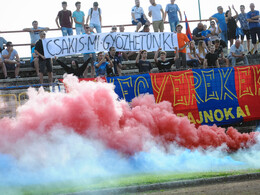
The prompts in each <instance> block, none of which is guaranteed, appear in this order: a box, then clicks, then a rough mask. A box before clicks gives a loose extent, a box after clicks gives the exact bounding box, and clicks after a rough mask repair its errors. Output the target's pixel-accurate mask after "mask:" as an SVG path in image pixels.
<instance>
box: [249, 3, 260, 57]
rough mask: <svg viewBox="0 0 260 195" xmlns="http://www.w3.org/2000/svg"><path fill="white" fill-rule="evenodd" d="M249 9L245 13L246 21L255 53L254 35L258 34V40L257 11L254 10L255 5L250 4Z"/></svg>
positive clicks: (259, 30)
mask: <svg viewBox="0 0 260 195" xmlns="http://www.w3.org/2000/svg"><path fill="white" fill-rule="evenodd" d="M250 9H251V11H250V12H248V13H247V21H248V22H249V28H250V32H251V38H252V44H253V45H254V51H255V54H257V53H258V51H257V44H256V42H257V41H256V35H257V36H258V41H259V40H260V23H259V18H260V17H259V11H257V10H255V5H254V4H253V3H251V4H250Z"/></svg>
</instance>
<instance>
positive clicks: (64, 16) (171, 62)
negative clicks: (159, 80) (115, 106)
mask: <svg viewBox="0 0 260 195" xmlns="http://www.w3.org/2000/svg"><path fill="white" fill-rule="evenodd" d="M150 4H151V5H150V7H149V8H148V15H146V14H145V11H144V9H143V8H142V7H141V5H140V0H135V6H134V7H133V8H132V9H131V18H132V24H133V25H135V26H136V28H135V32H150V26H152V27H153V31H154V32H164V25H165V23H166V18H167V16H168V21H169V25H170V29H171V32H175V33H177V38H178V48H177V47H176V48H175V50H176V51H175V53H174V55H173V56H174V57H173V58H171V59H167V58H166V56H167V53H166V52H165V51H162V50H161V48H159V49H158V50H157V51H156V52H155V53H154V62H155V64H156V66H157V67H158V70H159V72H168V71H172V68H173V66H174V67H175V68H176V69H177V70H179V69H186V68H202V67H203V68H214V67H221V66H223V67H229V66H231V65H232V66H235V65H236V62H238V61H241V60H243V61H244V64H245V65H248V59H247V56H246V55H245V54H246V53H245V52H246V50H244V48H243V41H244V37H246V39H247V53H248V54H252V51H253V53H254V54H257V53H258V51H257V37H258V41H259V39H260V22H259V21H260V18H259V11H257V10H255V5H254V4H253V3H251V4H250V6H249V7H250V11H249V12H248V13H246V11H245V6H244V5H241V6H240V11H241V13H238V12H237V10H236V9H235V6H234V5H232V6H231V7H232V9H231V7H230V6H229V7H228V10H227V11H226V12H224V10H223V7H222V6H219V7H217V11H218V12H217V13H216V14H213V15H212V16H211V17H210V18H209V27H207V24H203V23H201V22H199V23H198V24H197V27H196V28H195V29H194V30H193V33H192V37H193V38H192V39H193V40H189V38H188V37H187V35H186V34H185V33H183V32H182V30H183V27H182V25H180V21H182V14H181V11H180V8H179V7H178V5H177V4H176V3H175V0H170V3H169V4H167V6H166V8H165V10H164V9H163V7H162V6H161V5H160V4H157V3H156V2H155V0H150ZM75 7H76V10H75V11H74V12H71V11H70V10H68V9H67V2H65V1H64V2H62V10H61V11H59V12H58V14H57V17H56V19H55V22H56V24H57V27H58V28H59V29H61V32H62V35H63V36H70V35H73V23H75V29H76V34H77V35H79V34H92V33H101V32H102V10H101V8H100V7H99V4H98V2H94V3H93V7H92V8H90V9H89V10H88V14H87V16H86V18H85V13H84V12H83V11H81V3H80V2H76V3H75ZM232 11H234V13H235V14H232ZM149 17H150V18H151V20H152V21H150V20H149ZM238 21H239V23H240V28H239V27H238V25H237V22H238ZM142 27H143V28H142ZM117 28H118V27H117V26H112V28H111V33H113V32H117V30H118V29H117ZM48 30H49V28H48V27H39V26H38V22H37V21H33V22H32V28H25V29H23V31H26V32H29V33H30V37H31V53H32V58H31V66H32V67H34V68H35V71H36V73H37V75H38V76H39V77H40V83H43V74H44V73H45V71H46V70H45V69H47V72H48V77H49V82H50V83H51V82H52V80H53V69H52V63H53V62H52V59H46V58H45V57H44V50H43V45H42V40H43V39H45V37H46V31H48ZM124 31H125V27H124V26H122V25H121V26H119V32H124ZM240 40H241V41H240ZM250 40H252V44H253V47H254V50H251V49H250ZM228 41H229V43H230V44H228ZM234 41H235V44H234ZM241 43H242V44H241ZM4 45H5V46H6V48H4ZM228 45H229V48H230V52H229V53H227V52H225V51H228V50H227V49H225V48H227V47H228ZM0 50H1V58H0V66H1V68H2V70H3V73H4V76H5V78H9V77H8V76H7V70H10V69H14V70H15V77H16V78H19V67H20V65H21V63H23V62H22V61H20V59H19V55H18V53H17V51H16V50H15V49H13V45H12V43H11V42H7V41H6V40H5V39H4V38H2V37H0ZM224 50H225V51H224ZM135 54H136V52H117V51H116V48H115V47H111V48H109V52H108V53H107V54H104V53H103V52H99V53H98V54H97V56H96V53H85V54H84V62H85V63H84V64H83V65H81V66H80V65H79V64H78V62H77V61H72V62H71V65H70V66H68V65H66V64H64V63H63V62H62V61H60V60H58V59H57V58H55V60H56V61H57V62H58V64H60V65H61V66H62V67H63V68H64V70H65V71H66V72H67V73H72V74H74V75H76V76H78V77H87V75H88V71H89V70H90V72H91V77H94V76H95V75H96V76H117V75H118V76H121V75H122V69H123V68H124V66H123V65H122V61H123V60H128V58H129V57H130V56H132V55H135ZM225 55H226V56H225ZM136 66H137V67H138V69H139V72H140V73H147V72H151V71H153V69H152V65H151V62H150V61H149V60H147V51H145V50H142V51H139V52H138V53H137V57H136Z"/></svg>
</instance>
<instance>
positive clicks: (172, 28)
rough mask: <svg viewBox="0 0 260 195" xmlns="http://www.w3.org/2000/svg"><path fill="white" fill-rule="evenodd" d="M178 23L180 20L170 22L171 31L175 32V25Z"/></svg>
mask: <svg viewBox="0 0 260 195" xmlns="http://www.w3.org/2000/svg"><path fill="white" fill-rule="evenodd" d="M179 23H180V21H179V20H178V21H173V22H170V27H171V32H175V31H176V26H177V25H178V24H179Z"/></svg>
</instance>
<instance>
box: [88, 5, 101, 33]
mask: <svg viewBox="0 0 260 195" xmlns="http://www.w3.org/2000/svg"><path fill="white" fill-rule="evenodd" d="M89 18H90V23H89V26H90V28H92V30H93V29H94V28H95V29H96V31H97V33H101V27H102V17H101V9H100V8H99V7H98V2H94V3H93V8H90V9H89V11H88V17H87V21H86V23H87V24H88V21H89Z"/></svg>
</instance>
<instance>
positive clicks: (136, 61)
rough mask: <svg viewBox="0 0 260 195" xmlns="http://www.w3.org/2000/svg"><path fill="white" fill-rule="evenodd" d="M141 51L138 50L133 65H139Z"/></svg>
mask: <svg viewBox="0 0 260 195" xmlns="http://www.w3.org/2000/svg"><path fill="white" fill-rule="evenodd" d="M141 51H142V50H140V51H139V52H138V54H137V56H136V59H135V63H136V64H138V63H139V60H140V55H141Z"/></svg>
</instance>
